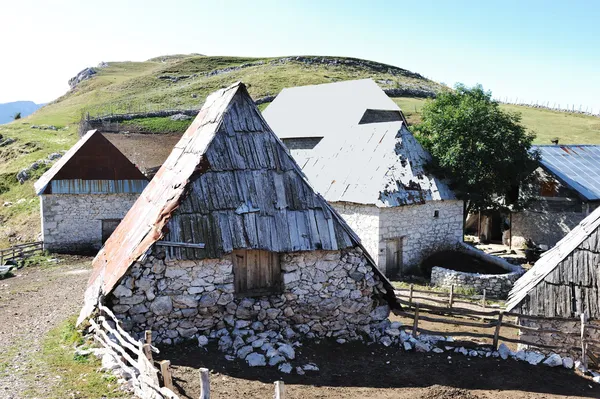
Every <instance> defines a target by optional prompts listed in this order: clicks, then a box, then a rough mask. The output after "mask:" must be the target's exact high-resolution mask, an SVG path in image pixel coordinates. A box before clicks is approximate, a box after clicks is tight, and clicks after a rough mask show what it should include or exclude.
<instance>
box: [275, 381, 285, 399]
mask: <svg viewBox="0 0 600 399" xmlns="http://www.w3.org/2000/svg"><path fill="white" fill-rule="evenodd" d="M273 398H274V399H285V384H284V383H283V381H275V395H274V396H273Z"/></svg>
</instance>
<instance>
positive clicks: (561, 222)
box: [512, 211, 587, 248]
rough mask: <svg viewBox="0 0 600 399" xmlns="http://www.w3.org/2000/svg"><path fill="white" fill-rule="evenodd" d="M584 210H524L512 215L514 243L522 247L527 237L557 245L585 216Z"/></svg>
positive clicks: (543, 243) (534, 240)
mask: <svg viewBox="0 0 600 399" xmlns="http://www.w3.org/2000/svg"><path fill="white" fill-rule="evenodd" d="M586 216H587V214H586V213H583V212H535V211H523V212H517V213H513V215H512V245H513V246H514V247H517V248H519V247H522V246H523V245H524V244H525V241H526V240H527V239H531V240H532V241H533V242H534V243H535V244H537V245H540V244H541V245H547V246H548V247H549V248H551V247H553V246H554V245H556V243H557V242H558V241H560V240H561V239H562V238H563V237H564V236H566V235H567V234H568V233H569V232H570V231H571V230H572V229H573V228H574V227H575V226H577V225H578V224H579V223H580V222H581V221H582V220H583V219H584V218H585V217H586Z"/></svg>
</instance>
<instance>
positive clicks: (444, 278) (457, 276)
mask: <svg viewBox="0 0 600 399" xmlns="http://www.w3.org/2000/svg"><path fill="white" fill-rule="evenodd" d="M523 272H524V271H517V272H511V273H506V274H479V273H466V272H459V271H456V270H450V269H445V268H443V267H439V266H435V267H434V268H433V269H432V270H431V285H433V286H436V287H444V288H450V287H451V286H452V285H454V286H455V287H460V288H464V289H473V290H475V292H476V293H478V294H481V293H483V290H484V289H485V293H486V296H487V297H489V298H502V299H505V298H507V297H508V293H509V292H510V290H511V289H512V287H513V284H514V283H515V281H517V280H518V279H519V278H520V277H521V276H522V275H523Z"/></svg>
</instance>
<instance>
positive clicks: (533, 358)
mask: <svg viewBox="0 0 600 399" xmlns="http://www.w3.org/2000/svg"><path fill="white" fill-rule="evenodd" d="M545 357H546V356H545V355H543V354H542V353H538V352H527V353H526V355H525V361H526V362H527V363H529V364H531V365H533V366H537V365H538V364H540V362H541V361H542V360H544V358H545ZM558 359H559V360H560V356H559V357H558Z"/></svg>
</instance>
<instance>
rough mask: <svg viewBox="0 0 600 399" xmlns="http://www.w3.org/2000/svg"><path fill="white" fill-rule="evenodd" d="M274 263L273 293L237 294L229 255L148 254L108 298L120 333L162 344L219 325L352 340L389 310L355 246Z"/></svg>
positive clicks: (219, 327)
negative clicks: (276, 284)
mask: <svg viewBox="0 0 600 399" xmlns="http://www.w3.org/2000/svg"><path fill="white" fill-rule="evenodd" d="M280 265H281V286H282V289H281V292H280V293H278V294H273V295H269V296H263V297H252V298H250V297H239V296H237V295H236V293H235V288H234V275H233V263H232V255H226V256H225V257H224V258H222V259H205V260H196V261H180V260H165V259H164V253H154V254H153V255H150V256H148V257H147V259H146V260H145V261H143V262H141V263H139V262H138V263H135V264H134V265H133V266H132V267H131V268H130V270H129V271H128V273H127V274H126V275H125V276H124V278H123V279H122V281H121V283H120V285H118V286H117V287H116V288H115V290H114V291H113V293H112V294H111V295H110V296H109V298H108V302H109V306H111V307H112V309H113V311H114V312H115V314H116V315H117V317H119V318H120V319H121V320H122V321H123V326H124V327H125V328H126V329H127V330H129V331H132V332H134V333H141V332H143V331H144V330H152V331H153V333H154V334H155V335H154V337H153V338H154V340H155V342H156V343H163V344H171V343H177V342H181V341H182V340H184V339H190V338H194V337H198V336H200V335H210V334H211V333H213V335H214V333H215V332H217V331H222V330H225V331H224V332H225V333H226V332H227V330H232V331H236V330H249V329H250V330H252V331H263V330H274V331H284V330H286V329H289V328H291V329H293V330H294V331H295V332H296V333H299V334H301V335H303V336H306V337H307V338H312V337H336V338H338V339H348V340H351V339H357V338H359V337H360V336H362V335H363V334H368V333H369V332H370V329H371V325H372V324H374V323H379V322H381V321H382V320H385V319H386V318H387V317H388V315H389V306H388V304H387V302H385V300H384V299H383V298H382V295H381V294H382V293H383V292H385V290H384V288H383V284H382V283H381V282H380V281H379V278H378V277H377V276H376V275H375V274H374V272H373V269H372V268H371V266H370V265H369V264H368V263H367V261H366V259H365V257H364V255H363V254H362V251H361V250H360V249H358V248H355V249H352V250H344V251H313V252H295V253H285V254H280Z"/></svg>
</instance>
